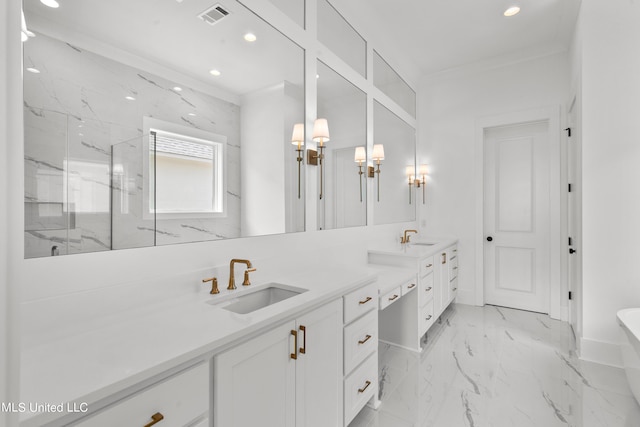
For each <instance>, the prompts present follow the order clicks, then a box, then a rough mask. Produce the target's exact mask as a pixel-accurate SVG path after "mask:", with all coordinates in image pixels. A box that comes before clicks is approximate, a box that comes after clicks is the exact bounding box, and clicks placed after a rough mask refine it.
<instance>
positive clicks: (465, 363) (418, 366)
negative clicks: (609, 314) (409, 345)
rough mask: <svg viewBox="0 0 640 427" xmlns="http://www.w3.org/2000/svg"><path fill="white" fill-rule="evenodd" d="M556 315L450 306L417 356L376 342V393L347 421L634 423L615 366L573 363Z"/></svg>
mask: <svg viewBox="0 0 640 427" xmlns="http://www.w3.org/2000/svg"><path fill="white" fill-rule="evenodd" d="M574 350H575V339H574V336H573V333H572V331H571V328H570V327H569V325H568V324H567V323H565V322H560V321H557V320H552V319H550V318H549V317H548V316H546V315H542V314H537V313H531V312H527V311H520V310H513V309H508V308H503V307H495V306H485V307H473V306H465V305H458V304H453V305H452V306H451V307H449V308H448V309H447V310H446V311H445V312H444V313H443V314H442V316H441V318H440V320H439V322H438V323H437V324H436V325H434V326H433V327H432V328H431V330H430V331H429V333H428V336H427V343H426V348H425V350H424V351H423V352H422V354H417V353H414V352H410V351H407V350H404V349H401V348H399V347H395V346H392V345H389V344H384V343H381V344H380V347H379V361H380V363H379V369H380V377H379V379H380V397H381V400H382V406H381V407H380V408H379V409H378V410H377V411H376V410H373V409H371V408H369V407H365V408H364V409H363V410H362V411H361V412H360V414H358V416H357V417H356V418H355V419H354V420H353V422H352V423H351V424H350V425H349V426H350V427H405V426H406V427H409V426H416V427H515V426H517V427H555V426H572V427H600V426H602V427H605V426H606V427H631V426H634V427H638V426H640V406H638V404H637V403H636V401H635V400H634V398H633V396H632V394H631V391H630V389H629V386H628V384H627V381H626V378H625V375H624V371H623V370H622V369H618V368H612V367H609V366H604V365H599V364H596V363H590V362H585V361H582V360H579V359H578V358H577V356H576V354H575V351H574Z"/></svg>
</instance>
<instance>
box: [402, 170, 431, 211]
mask: <svg viewBox="0 0 640 427" xmlns="http://www.w3.org/2000/svg"><path fill="white" fill-rule="evenodd" d="M415 171H416V170H415V168H414V167H413V166H407V167H406V168H405V173H406V174H407V178H408V179H409V204H411V193H412V191H411V190H412V189H411V187H412V186H414V185H415V186H416V188H420V186H422V204H424V203H425V199H426V197H425V192H424V189H425V187H426V186H427V165H420V169H419V170H418V172H419V174H420V176H421V178H418V177H416V174H415Z"/></svg>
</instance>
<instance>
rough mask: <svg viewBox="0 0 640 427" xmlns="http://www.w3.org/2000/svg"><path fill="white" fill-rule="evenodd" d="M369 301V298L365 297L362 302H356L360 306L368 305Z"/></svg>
mask: <svg viewBox="0 0 640 427" xmlns="http://www.w3.org/2000/svg"><path fill="white" fill-rule="evenodd" d="M369 301H371V297H367V298H366V299H365V300H364V301H360V302H358V304H360V305H362V304H366V303H368V302H369Z"/></svg>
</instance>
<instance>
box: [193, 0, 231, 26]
mask: <svg viewBox="0 0 640 427" xmlns="http://www.w3.org/2000/svg"><path fill="white" fill-rule="evenodd" d="M228 14H229V11H228V10H227V9H225V8H224V6H222V5H221V4H220V3H218V4H215V5H213V6H211V7H210V8H208V9H207V10H205V11H204V12H202V13H201V14H199V15H198V18H200V19H202V20H203V21H204V22H206V23H207V24H209V25H214V24H215V23H216V22H218V21H220V20H221V19H222V18H224V17H225V16H227V15H228Z"/></svg>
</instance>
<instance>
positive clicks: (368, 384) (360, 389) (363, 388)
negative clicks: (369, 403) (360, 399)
mask: <svg viewBox="0 0 640 427" xmlns="http://www.w3.org/2000/svg"><path fill="white" fill-rule="evenodd" d="M370 385H371V381H367V382H366V383H364V387H362V388H359V389H358V393H364V391H365V390H366V389H367V387H369V386H370Z"/></svg>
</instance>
